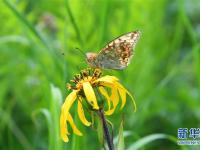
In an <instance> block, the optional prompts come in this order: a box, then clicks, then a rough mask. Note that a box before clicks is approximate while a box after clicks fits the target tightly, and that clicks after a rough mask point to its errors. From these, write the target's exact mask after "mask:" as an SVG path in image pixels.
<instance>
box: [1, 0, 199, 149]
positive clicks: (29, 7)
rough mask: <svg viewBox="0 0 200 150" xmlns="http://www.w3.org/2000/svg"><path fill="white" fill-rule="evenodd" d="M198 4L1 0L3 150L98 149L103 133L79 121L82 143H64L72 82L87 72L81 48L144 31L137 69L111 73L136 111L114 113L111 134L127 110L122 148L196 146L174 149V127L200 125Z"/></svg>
mask: <svg viewBox="0 0 200 150" xmlns="http://www.w3.org/2000/svg"><path fill="white" fill-rule="evenodd" d="M199 7H200V2H199V1H198V0H191V1H184V0H176V1H167V0H160V1H155V0H147V1H140V0H94V1H91V0H83V1H81V0H73V1H69V0H64V1H63V0H62V1H61V0H51V1H47V0H41V1H33V0H29V1H26V0H21V1H13V0H3V1H2V3H0V8H1V10H0V19H1V28H0V118H1V121H0V132H1V136H0V149H52V150H54V149H58V150H61V149H73V150H78V149H80V148H81V149H100V148H99V147H100V143H99V142H98V137H97V133H96V132H95V131H94V130H93V129H91V128H87V127H85V126H83V125H82V124H81V123H80V121H79V119H76V124H77V126H78V127H79V128H80V129H81V131H82V132H83V133H84V136H83V137H77V136H74V135H71V136H70V142H69V143H64V142H62V141H61V139H60V137H59V115H60V106H61V104H62V103H63V101H64V99H65V97H66V96H67V94H68V91H67V89H66V83H67V82H68V81H69V80H70V79H71V78H72V77H73V75H74V74H75V73H78V72H79V70H80V69H83V68H85V67H87V64H86V63H85V61H84V57H83V56H82V55H81V54H80V53H79V52H78V51H77V50H75V48H76V47H78V48H80V49H82V50H83V51H84V52H87V51H93V52H98V51H99V50H100V49H101V48H102V47H103V46H104V45H105V44H106V43H107V42H108V41H110V40H112V39H114V38H115V37H117V36H119V35H121V34H124V33H126V32H130V31H133V30H138V29H139V30H140V31H141V32H142V35H141V39H140V40H139V42H138V44H137V46H136V54H135V56H134V58H133V60H132V63H131V64H130V65H129V66H128V68H127V69H125V70H123V71H105V74H111V75H115V76H117V77H118V78H119V79H120V81H121V83H122V84H123V85H124V86H125V87H126V88H128V89H129V91H130V92H131V93H133V94H134V97H135V99H136V103H137V106H138V110H137V112H136V113H133V110H132V106H131V105H129V104H131V101H130V100H128V103H127V104H126V106H125V109H124V110H123V111H122V112H117V113H116V114H115V115H113V116H111V117H109V119H110V121H111V122H112V123H113V125H114V129H115V130H114V135H115V136H117V134H118V133H119V127H120V122H121V119H119V118H121V116H122V113H123V118H124V125H123V130H124V137H125V138H124V139H122V141H123V140H124V145H125V148H126V149H128V148H130V147H134V148H140V147H142V149H167V150H168V149H199V146H193V147H189V146H185V147H180V146H178V145H177V144H176V138H177V129H178V128H181V127H185V128H192V127H193V128H197V127H199V125H200V118H199V107H200V101H199V100H200V92H199V91H200V44H199V41H200V39H199V38H200V31H199V25H198V21H199V18H200V11H199V9H198V8H199ZM62 53H64V55H62ZM77 60H78V61H77ZM72 112H73V114H75V112H76V110H75V107H74V108H73V109H72ZM75 118H76V117H75ZM126 133H128V134H127V135H126ZM159 133H160V134H159ZM121 134H122V133H121V131H120V135H121ZM125 135H126V136H125ZM157 139H159V140H157ZM91 141H92V142H91ZM121 144H122V143H121ZM122 145H123V144H122ZM124 145H123V146H124Z"/></svg>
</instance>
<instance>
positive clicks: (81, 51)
mask: <svg viewBox="0 0 200 150" xmlns="http://www.w3.org/2000/svg"><path fill="white" fill-rule="evenodd" d="M75 49H76V50H78V51H79V52H80V53H81V54H82V55H83V56H84V57H86V54H85V53H84V52H83V50H81V49H80V48H77V47H76V48H75Z"/></svg>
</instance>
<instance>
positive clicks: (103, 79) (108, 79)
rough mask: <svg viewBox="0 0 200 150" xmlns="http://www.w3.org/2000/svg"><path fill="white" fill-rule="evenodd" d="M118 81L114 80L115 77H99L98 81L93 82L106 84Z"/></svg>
mask: <svg viewBox="0 0 200 150" xmlns="http://www.w3.org/2000/svg"><path fill="white" fill-rule="evenodd" d="M118 80H119V79H118V78H116V77H115V76H108V75H107V76H104V77H101V78H99V79H97V80H96V81H95V82H108V83H112V82H114V81H118Z"/></svg>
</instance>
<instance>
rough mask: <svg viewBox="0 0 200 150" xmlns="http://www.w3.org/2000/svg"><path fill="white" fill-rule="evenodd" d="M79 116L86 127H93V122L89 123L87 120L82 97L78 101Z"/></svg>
mask: <svg viewBox="0 0 200 150" xmlns="http://www.w3.org/2000/svg"><path fill="white" fill-rule="evenodd" d="M78 116H79V119H80V120H81V121H82V123H83V124H84V125H86V126H90V125H91V122H89V121H87V119H86V118H85V114H84V110H83V106H82V99H81V97H79V100H78Z"/></svg>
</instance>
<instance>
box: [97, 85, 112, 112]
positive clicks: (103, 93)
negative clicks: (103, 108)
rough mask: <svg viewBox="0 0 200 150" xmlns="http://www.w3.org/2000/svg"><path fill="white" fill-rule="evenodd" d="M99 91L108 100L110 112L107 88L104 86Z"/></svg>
mask: <svg viewBox="0 0 200 150" xmlns="http://www.w3.org/2000/svg"><path fill="white" fill-rule="evenodd" d="M99 91H100V93H101V94H102V95H103V96H104V97H105V98H106V100H107V102H108V111H109V110H110V97H109V95H108V92H107V91H106V90H105V88H104V87H103V86H100V87H99Z"/></svg>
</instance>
